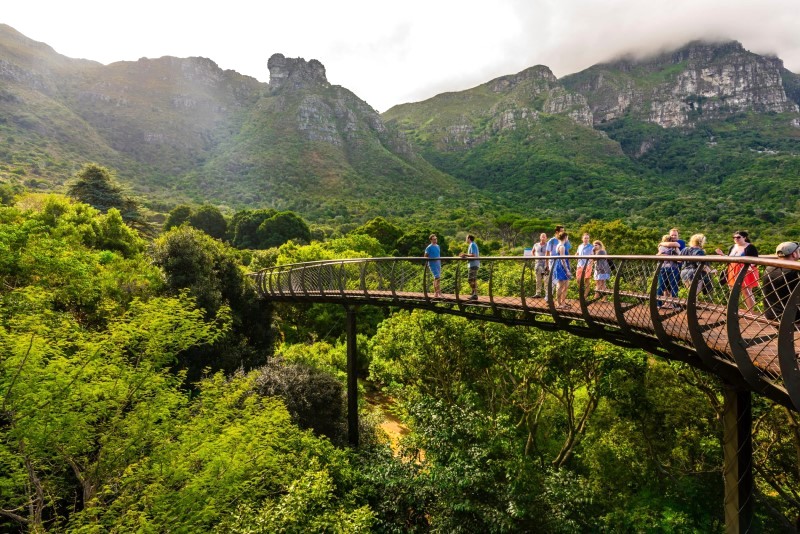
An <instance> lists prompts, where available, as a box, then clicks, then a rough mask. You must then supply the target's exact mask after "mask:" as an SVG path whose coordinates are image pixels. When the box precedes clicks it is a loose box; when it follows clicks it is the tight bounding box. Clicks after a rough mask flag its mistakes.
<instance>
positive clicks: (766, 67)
mask: <svg viewBox="0 0 800 534" xmlns="http://www.w3.org/2000/svg"><path fill="white" fill-rule="evenodd" d="M784 70H785V69H783V63H782V61H781V60H780V59H778V58H771V57H764V56H759V55H757V54H753V53H751V52H748V51H747V50H745V49H744V48H743V47H742V45H741V44H739V43H738V42H729V43H725V44H710V43H703V42H694V43H691V44H689V45H687V46H685V47H684V48H681V49H680V50H677V51H675V52H671V53H668V54H663V55H660V56H658V57H654V58H651V59H649V60H640V61H637V60H631V59H623V60H620V61H616V62H613V63H608V64H601V65H595V66H594V67H591V68H589V69H587V70H585V71H583V72H580V73H577V74H573V75H570V76H567V77H565V78H563V79H562V80H561V81H562V83H563V84H564V85H565V86H566V87H567V88H568V89H571V90H573V91H576V92H578V93H580V94H582V95H584V96H585V97H586V99H587V101H588V102H589V106H590V108H591V111H592V114H593V117H594V123H595V124H597V123H601V122H607V121H612V120H615V119H618V118H620V117H622V116H623V115H625V114H630V115H633V116H635V117H638V118H640V119H642V120H645V121H648V122H652V123H655V124H658V125H660V126H663V127H674V126H692V125H694V124H695V123H696V122H697V121H698V120H701V119H704V120H705V119H714V118H723V117H725V116H727V115H730V114H733V113H738V112H742V111H755V112H761V113H766V112H778V113H783V112H798V105H797V103H795V102H794V101H792V100H791V99H790V98H788V97H787V94H786V91H785V89H784V81H783V77H782V71H784Z"/></svg>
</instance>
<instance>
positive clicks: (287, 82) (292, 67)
mask: <svg viewBox="0 0 800 534" xmlns="http://www.w3.org/2000/svg"><path fill="white" fill-rule="evenodd" d="M267 68H268V69H269V84H270V87H271V88H272V89H273V90H276V89H280V88H284V87H288V88H291V89H311V88H314V87H329V86H330V84H329V83H328V78H327V77H326V76H325V66H324V65H323V64H322V63H320V62H319V61H317V60H316V59H312V60H310V61H306V60H305V59H303V58H300V57H298V58H287V57H285V56H284V55H283V54H273V55H272V57H270V58H269V61H267Z"/></svg>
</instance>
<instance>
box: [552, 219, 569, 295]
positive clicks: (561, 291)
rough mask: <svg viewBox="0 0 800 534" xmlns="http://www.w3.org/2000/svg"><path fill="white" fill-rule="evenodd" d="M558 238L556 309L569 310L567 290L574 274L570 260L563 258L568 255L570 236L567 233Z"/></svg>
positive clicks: (554, 267) (555, 267) (555, 266)
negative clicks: (570, 266)
mask: <svg viewBox="0 0 800 534" xmlns="http://www.w3.org/2000/svg"><path fill="white" fill-rule="evenodd" d="M556 237H557V238H558V246H557V247H556V253H555V256H556V258H555V259H553V280H554V281H555V283H556V308H562V309H563V308H569V304H567V289H568V288H569V281H570V279H572V273H571V272H570V269H569V260H568V259H566V258H564V257H563V256H566V255H567V247H566V244H567V242H568V241H569V235H568V234H567V233H566V232H561V233H560V234H558V235H557V236H556Z"/></svg>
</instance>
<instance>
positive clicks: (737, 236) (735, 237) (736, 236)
mask: <svg viewBox="0 0 800 534" xmlns="http://www.w3.org/2000/svg"><path fill="white" fill-rule="evenodd" d="M740 237H742V236H740V235H735V236H733V238H734V239H739V238H740Z"/></svg>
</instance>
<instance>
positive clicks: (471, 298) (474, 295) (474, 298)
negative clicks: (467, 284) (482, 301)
mask: <svg viewBox="0 0 800 534" xmlns="http://www.w3.org/2000/svg"><path fill="white" fill-rule="evenodd" d="M469 300H478V295H476V294H475V293H473V294H472V296H471V297H470V298H469Z"/></svg>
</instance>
